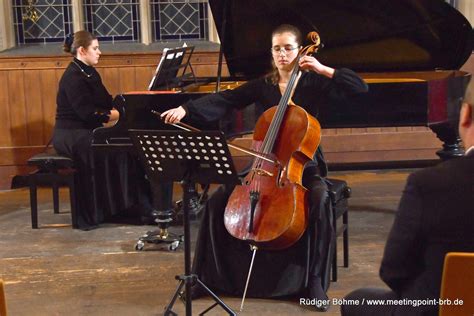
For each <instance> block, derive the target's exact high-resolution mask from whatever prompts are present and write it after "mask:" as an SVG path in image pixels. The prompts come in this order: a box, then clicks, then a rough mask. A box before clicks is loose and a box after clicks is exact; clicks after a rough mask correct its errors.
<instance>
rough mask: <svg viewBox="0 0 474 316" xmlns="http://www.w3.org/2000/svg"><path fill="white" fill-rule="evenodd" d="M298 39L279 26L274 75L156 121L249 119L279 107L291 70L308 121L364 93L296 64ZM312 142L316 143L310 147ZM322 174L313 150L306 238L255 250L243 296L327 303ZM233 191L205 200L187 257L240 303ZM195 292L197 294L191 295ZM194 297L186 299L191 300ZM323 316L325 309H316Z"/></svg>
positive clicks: (312, 65) (241, 250)
mask: <svg viewBox="0 0 474 316" xmlns="http://www.w3.org/2000/svg"><path fill="white" fill-rule="evenodd" d="M301 45H302V38H301V34H300V31H299V30H298V29H297V28H296V27H294V26H292V25H281V26H279V27H278V28H277V29H275V30H274V31H273V33H272V35H271V49H270V52H271V56H272V59H271V61H272V65H273V72H271V73H270V74H268V75H266V76H264V77H262V78H258V79H255V80H251V81H249V82H247V83H245V84H243V85H241V86H239V87H237V88H236V89H234V90H226V91H223V92H221V93H217V94H211V95H208V96H206V97H203V98H200V99H196V100H193V101H189V102H187V103H186V104H184V105H182V106H180V107H177V108H174V109H171V110H168V111H166V112H164V113H163V114H162V118H163V119H164V120H165V122H166V123H177V122H179V121H181V119H183V118H184V117H185V116H186V118H187V119H188V121H189V122H213V121H216V120H219V119H221V118H222V117H223V116H224V115H225V114H226V113H229V112H231V111H232V110H233V109H242V108H244V107H246V106H248V105H251V104H254V103H255V106H256V112H258V113H263V112H264V111H265V110H267V109H269V108H270V107H273V106H275V105H278V103H279V101H280V98H281V96H282V93H283V91H285V88H286V86H287V84H288V80H289V78H290V76H291V72H292V70H293V67H294V65H295V64H296V63H298V65H299V68H300V69H301V70H302V73H301V76H300V77H299V81H298V83H297V85H296V87H295V89H294V93H293V96H292V98H291V99H292V100H293V101H294V103H295V104H297V105H299V106H301V107H302V108H304V109H305V110H306V111H307V112H308V113H309V114H311V115H313V116H314V117H317V116H318V111H319V107H320V106H323V105H324V106H330V103H331V101H332V100H334V99H337V100H339V101H340V100H343V101H346V100H347V98H348V97H352V96H355V95H357V94H360V93H363V92H366V91H367V85H366V84H365V82H364V81H363V80H362V79H361V78H360V77H359V76H358V75H357V74H356V73H354V72H353V71H351V70H349V69H345V68H341V69H333V68H331V67H328V66H326V65H323V64H321V63H320V62H319V61H318V60H317V59H316V58H315V57H313V56H309V55H307V56H303V57H301V58H300V59H299V60H298V59H297V57H298V50H299V49H300V48H301ZM315 141H317V140H315ZM326 173H327V170H326V168H325V162H324V158H323V155H322V151H321V149H320V148H319V149H318V151H317V152H316V154H315V157H314V158H313V161H312V162H311V163H308V164H307V165H306V166H305V170H304V173H303V185H304V186H305V187H306V188H307V189H308V190H309V194H308V197H309V209H310V210H309V214H310V215H309V224H308V228H307V229H306V233H305V234H304V235H303V236H302V237H301V238H300V239H299V240H298V241H297V242H296V243H295V244H294V245H293V246H291V247H289V248H287V249H284V250H281V251H265V250H259V252H258V253H257V255H256V259H255V263H254V268H253V272H252V276H251V279H250V284H249V289H248V292H247V294H248V296H251V297H281V296H287V295H302V296H303V297H311V298H317V299H326V298H327V296H326V290H327V288H328V286H329V269H330V262H331V257H332V250H333V245H334V238H335V235H334V231H333V229H332V224H331V213H330V210H328V208H330V207H328V204H329V203H328V197H327V185H326V182H325V181H324V179H323V177H324V176H326ZM232 190H233V187H226V186H222V187H220V188H219V189H218V190H217V191H216V192H215V193H214V194H213V195H212V197H210V199H209V200H208V202H207V204H206V207H205V209H204V212H203V215H202V222H201V226H200V231H199V235H198V241H197V245H196V250H195V256H194V265H193V272H194V273H196V274H197V275H198V276H199V278H200V279H201V280H202V281H203V282H204V283H205V284H206V285H207V286H209V287H210V288H211V289H213V290H217V291H221V292H225V293H228V294H231V295H242V292H243V290H244V287H245V281H246V277H247V273H248V268H249V264H250V261H251V251H250V248H249V244H248V243H247V242H244V241H240V240H238V239H236V238H234V237H232V236H231V235H230V234H229V233H228V232H227V231H226V229H225V227H224V215H223V214H224V210H225V207H226V204H227V200H228V198H229V195H230V193H231V192H232ZM195 290H196V291H198V290H199V288H196V289H195ZM197 295H198V294H196V293H193V296H197ZM319 307H320V308H322V309H325V308H327V306H319Z"/></svg>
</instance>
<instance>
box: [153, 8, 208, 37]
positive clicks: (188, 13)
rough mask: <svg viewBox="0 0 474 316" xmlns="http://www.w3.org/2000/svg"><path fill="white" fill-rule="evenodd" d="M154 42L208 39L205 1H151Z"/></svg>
mask: <svg viewBox="0 0 474 316" xmlns="http://www.w3.org/2000/svg"><path fill="white" fill-rule="evenodd" d="M150 6H151V23H152V30H153V39H154V41H163V40H185V39H200V40H205V39H208V38H209V36H208V12H207V0H151V1H150Z"/></svg>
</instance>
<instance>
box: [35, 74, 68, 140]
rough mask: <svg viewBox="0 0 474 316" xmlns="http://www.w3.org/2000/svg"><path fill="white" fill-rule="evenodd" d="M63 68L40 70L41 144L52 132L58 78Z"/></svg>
mask: <svg viewBox="0 0 474 316" xmlns="http://www.w3.org/2000/svg"><path fill="white" fill-rule="evenodd" d="M63 73H64V69H58V70H56V69H45V70H42V71H41V81H40V85H39V88H40V89H41V102H42V104H43V130H44V138H43V144H47V143H48V141H49V139H50V138H51V136H52V134H53V127H54V121H55V117H56V94H57V92H58V83H59V78H60V77H61V76H62V74H63Z"/></svg>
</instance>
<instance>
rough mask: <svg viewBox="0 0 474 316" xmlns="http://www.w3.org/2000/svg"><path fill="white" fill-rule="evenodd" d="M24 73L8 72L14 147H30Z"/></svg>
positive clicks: (18, 71)
mask: <svg viewBox="0 0 474 316" xmlns="http://www.w3.org/2000/svg"><path fill="white" fill-rule="evenodd" d="M26 92H27V90H26V89H25V84H24V71H23V70H13V71H9V72H8V100H9V104H8V106H9V107H10V124H11V125H10V133H11V139H12V144H11V145H13V146H27V145H28V126H27V121H26V109H25V99H26V97H27V95H26V94H25V93H26Z"/></svg>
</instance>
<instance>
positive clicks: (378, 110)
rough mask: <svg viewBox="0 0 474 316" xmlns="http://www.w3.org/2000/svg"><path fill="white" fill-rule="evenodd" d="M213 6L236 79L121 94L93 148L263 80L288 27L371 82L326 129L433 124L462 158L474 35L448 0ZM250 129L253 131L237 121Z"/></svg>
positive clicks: (335, 110) (302, 0) (332, 115)
mask: <svg viewBox="0 0 474 316" xmlns="http://www.w3.org/2000/svg"><path fill="white" fill-rule="evenodd" d="M209 3H210V8H211V10H212V14H213V16H214V19H215V22H216V26H217V30H218V33H219V37H220V39H221V42H222V45H221V54H223V55H224V56H225V60H226V63H227V66H228V69H229V72H230V73H231V78H221V77H220V74H218V76H217V78H198V80H197V82H200V81H201V80H202V81H206V82H209V80H213V81H212V82H211V83H208V84H207V85H205V86H201V85H199V84H196V82H194V84H193V87H192V88H189V87H188V86H186V84H185V83H184V82H183V83H181V84H180V87H179V88H180V89H178V91H175V92H174V93H162V92H147V91H145V92H143V93H140V92H134V93H126V92H124V93H123V94H121V95H119V96H117V98H116V99H115V106H116V108H117V109H118V110H119V111H120V112H121V116H120V120H119V121H118V123H117V124H116V125H115V126H114V127H113V128H99V129H97V130H95V132H94V146H97V147H111V148H112V147H113V148H122V149H123V148H131V142H130V140H129V138H128V132H127V131H128V129H169V128H170V127H169V126H165V125H164V124H163V123H162V122H161V121H160V120H159V118H158V117H157V116H156V115H154V114H152V113H151V112H152V110H155V111H158V112H163V111H164V110H166V109H169V108H173V107H175V106H178V105H180V104H183V103H184V102H186V101H187V100H189V99H193V98H199V97H202V96H203V95H205V94H207V93H213V91H215V90H216V89H215V87H216V88H217V87H219V89H225V88H226V87H230V88H231V87H232V85H231V84H228V82H243V81H246V80H249V79H252V78H255V77H259V76H262V75H264V74H265V73H267V72H268V71H269V69H270V61H271V55H270V46H271V42H270V34H271V31H272V30H273V29H274V28H275V27H276V26H278V25H280V24H282V23H289V24H293V25H296V26H297V27H299V28H300V29H301V31H302V33H303V34H306V33H308V32H310V31H313V30H316V31H317V32H318V33H319V34H320V36H321V40H322V43H323V44H324V47H323V48H322V49H320V51H319V52H318V55H317V56H316V57H317V58H318V59H319V60H320V61H321V62H322V63H323V64H326V65H329V66H332V67H335V68H338V67H348V68H351V69H353V70H355V71H356V72H358V73H359V74H360V75H361V76H362V77H363V78H364V80H366V82H367V83H368V84H369V93H367V94H366V95H363V96H361V97H360V98H357V99H354V100H352V101H351V103H350V104H331V105H330V106H321V111H320V113H319V117H318V119H319V121H320V122H321V125H322V126H323V127H324V128H341V127H384V126H428V127H430V128H431V129H432V130H433V131H434V132H435V133H436V135H437V136H438V137H439V138H440V139H441V140H442V141H443V142H444V146H443V148H442V149H440V151H438V155H439V156H440V157H441V158H443V159H447V158H451V157H454V156H459V155H462V153H463V150H462V148H461V146H460V144H459V137H458V134H457V127H456V121H457V117H458V113H459V108H460V105H461V102H462V97H463V95H464V92H465V89H466V86H467V83H468V81H469V79H470V74H468V73H466V72H462V71H459V68H460V67H461V66H462V65H463V64H464V63H465V62H466V60H467V59H468V58H469V56H470V55H471V53H472V48H473V36H472V35H473V30H472V27H471V25H470V24H469V22H468V21H467V20H466V18H465V17H464V16H463V15H462V14H461V13H459V12H458V11H457V10H456V9H454V8H453V7H452V6H450V5H449V4H447V3H446V2H445V1H444V0H398V1H393V0H285V1H284V0H226V1H222V0H220V1H219V0H209ZM221 56H222V55H221ZM219 70H220V67H219ZM219 72H220V71H219ZM204 79H205V80H204ZM233 117H237V118H239V119H240V120H242V118H246V117H247V116H246V115H234V116H233ZM188 123H191V124H195V125H197V127H199V124H196V123H198V122H188ZM246 124H247V125H250V126H251V124H249V123H248V122H236V123H235V124H234V125H237V126H241V125H246Z"/></svg>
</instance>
